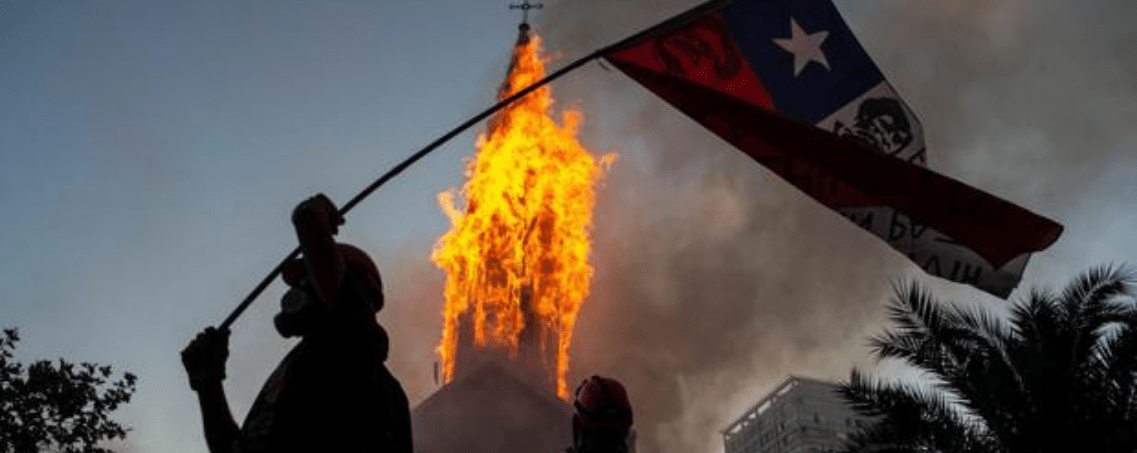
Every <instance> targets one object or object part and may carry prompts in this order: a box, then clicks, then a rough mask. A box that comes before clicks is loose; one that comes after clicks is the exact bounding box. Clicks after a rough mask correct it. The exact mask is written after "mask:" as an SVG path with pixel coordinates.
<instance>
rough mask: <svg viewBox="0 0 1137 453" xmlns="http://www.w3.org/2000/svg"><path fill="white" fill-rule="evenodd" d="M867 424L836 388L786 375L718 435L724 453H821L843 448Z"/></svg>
mask: <svg viewBox="0 0 1137 453" xmlns="http://www.w3.org/2000/svg"><path fill="white" fill-rule="evenodd" d="M867 421H868V419H867V418H865V417H864V416H861V415H859V414H857V413H856V412H855V411H854V410H853V408H852V407H850V406H849V405H848V404H847V403H846V402H845V401H844V400H843V399H842V398H841V395H840V394H838V393H837V386H836V384H833V383H830V382H825V381H819V380H815V379H808V378H803V377H799V376H790V377H789V378H788V379H786V380H785V381H783V382H782V383H781V384H779V385H778V386H777V387H776V388H774V390H773V391H771V392H770V393H769V394H767V395H766V396H764V397H762V399H760V400H758V403H757V404H755V405H754V406H752V407H750V408H749V409H748V410H747V411H746V412H745V413H743V414H742V416H741V417H739V418H738V419H737V420H736V421H735V422H734V423H731V424H730V426H729V427H727V428H726V429H725V430H723V431H722V436H723V447H724V449H725V450H726V453H822V452H831V451H836V450H839V449H841V448H842V447H843V446H844V445H845V442H846V441H847V440H848V438H849V435H850V434H851V433H853V432H854V431H856V430H858V429H859V428H860V427H861V426H863V425H864V424H865V423H866V422H867Z"/></svg>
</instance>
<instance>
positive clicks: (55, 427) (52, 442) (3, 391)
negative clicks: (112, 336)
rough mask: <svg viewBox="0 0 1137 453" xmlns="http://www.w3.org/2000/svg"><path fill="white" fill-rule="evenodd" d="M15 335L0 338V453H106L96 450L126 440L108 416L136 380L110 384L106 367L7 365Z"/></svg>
mask: <svg viewBox="0 0 1137 453" xmlns="http://www.w3.org/2000/svg"><path fill="white" fill-rule="evenodd" d="M19 340H20V337H19V332H18V331H17V330H16V329H4V332H3V335H2V336H0V452H2V453H36V452H40V451H44V450H50V451H60V452H64V453H112V452H111V450H109V449H106V448H101V447H99V446H98V444H99V443H100V442H101V441H103V440H111V439H116V438H117V439H121V438H124V437H126V430H127V428H125V427H123V426H122V425H120V424H119V423H118V422H116V421H114V420H111V419H110V418H109V414H110V413H111V412H113V411H114V410H115V409H116V408H118V407H119V405H121V404H125V403H128V402H130V396H131V395H132V394H133V393H134V384H135V382H136V380H137V378H136V377H135V376H134V375H133V374H131V373H125V374H123V376H122V377H121V378H119V379H117V380H111V379H112V370H111V367H110V366H109V365H103V366H99V365H96V364H93V363H86V362H84V363H80V364H75V363H71V362H67V361H65V360H63V359H59V361H58V362H56V363H52V362H49V361H47V360H41V361H38V362H35V363H32V364H30V365H27V366H26V367H25V366H24V365H23V364H21V363H19V362H16V361H14V360H13V359H12V356H13V355H12V351H13V350H14V349H15V346H16V343H17V342H18V341H19Z"/></svg>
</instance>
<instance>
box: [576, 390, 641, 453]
mask: <svg viewBox="0 0 1137 453" xmlns="http://www.w3.org/2000/svg"><path fill="white" fill-rule="evenodd" d="M572 405H573V408H574V409H575V413H574V414H573V417H572V431H573V444H574V446H575V447H576V450H577V451H592V450H609V449H611V448H613V447H616V448H621V447H622V448H625V449H626V448H627V447H628V446H629V445H628V444H629V443H630V442H631V438H632V434H631V432H632V429H631V428H632V405H631V403H630V402H628V392H627V391H626V390H624V386H623V385H621V384H620V383H619V382H617V381H616V380H615V379H608V378H604V377H600V376H592V377H590V378H588V379H585V380H584V382H581V383H580V386H579V387H577V388H576V399H575V400H574V401H573V403H572ZM624 451H627V450H624Z"/></svg>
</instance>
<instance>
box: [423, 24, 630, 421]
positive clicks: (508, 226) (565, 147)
mask: <svg viewBox="0 0 1137 453" xmlns="http://www.w3.org/2000/svg"><path fill="white" fill-rule="evenodd" d="M523 36H524V35H523ZM540 47H541V43H540V39H539V38H538V37H537V36H536V35H531V37H530V38H529V39H527V40H526V39H522V40H520V41H519V42H518V45H517V46H516V47H515V48H514V51H513V62H512V65H511V67H510V71H509V74H508V76H507V77H506V80H505V83H504V84H503V85H502V88H501V90H500V91H499V93H498V98H499V99H504V98H505V97H508V96H509V95H511V94H513V93H515V92H517V91H518V90H520V89H522V88H524V87H526V86H529V85H530V84H532V83H533V82H536V81H538V80H540V79H541V78H542V77H544V76H545V61H544V60H542V58H540V57H539V56H538V54H539V52H540ZM553 103H554V100H553V97H552V94H551V92H550V89H549V87H548V86H545V87H542V88H540V89H538V90H535V91H534V92H532V93H530V94H529V95H527V96H525V97H524V98H522V99H520V100H518V101H517V102H514V103H513V104H512V105H511V106H510V107H507V108H506V109H503V110H502V111H500V112H499V113H497V114H496V115H495V116H494V117H493V118H492V119H491V120H490V122H489V127H488V131H487V132H486V133H484V134H482V135H480V136H479V137H478V139H477V143H476V148H477V150H476V154H475V157H474V159H472V160H470V161H468V162H467V169H466V177H467V182H466V185H465V186H464V187H463V188H462V195H463V196H464V198H465V199H466V206H465V208H464V209H459V208H458V207H456V206H455V204H454V193H453V191H449V192H444V193H442V194H440V195H439V201H440V204H441V206H442V209H443V211H445V213H446V215H447V216H449V217H450V220H451V222H452V226H451V228H450V231H448V232H447V233H446V234H445V235H443V236H442V238H440V239H439V241H438V243H437V244H436V245H435V247H434V251H433V253H432V255H431V260H432V261H433V262H434V264H435V265H436V266H438V267H440V268H442V269H444V270H445V271H446V274H447V278H446V290H445V295H446V305H445V308H444V309H443V312H442V315H443V319H444V325H443V330H442V338H441V341H440V343H439V345H438V349H437V351H438V354H439V357H440V359H441V363H442V377H443V380H444V382H446V383H450V382H451V380H452V379H453V378H454V364H455V358H456V357H455V356H456V353H457V349H458V336H459V334H458V331H459V325H460V321H461V319H462V318H464V317H472V321H473V326H472V327H473V329H472V331H473V334H474V342H475V344H476V345H477V346H479V347H485V346H486V345H487V343H491V344H492V345H496V346H498V347H504V348H506V349H507V350H508V351H509V353H510V355H511V357H516V356H517V353H518V349H519V348H520V347H521V342H522V340H521V337H522V332H523V331H525V330H526V329H537V332H538V333H539V335H540V336H539V338H540V339H541V344H540V345H539V346H540V347H541V350H542V352H544V351H545V350H546V349H545V348H546V346H547V344H546V342H547V341H553V342H555V343H554V346H555V351H556V360H555V364H550V363H548V362H549V358H548V357H544V361H545V365H546V367H551V366H555V371H556V374H555V377H556V387H557V389H556V390H557V395H558V396H559V397H561V398H562V399H567V398H568V395H569V390H568V386H567V384H566V382H565V374H566V372H567V371H568V359H569V347H570V345H571V342H572V332H573V326H574V324H575V323H576V315H577V312H578V311H579V310H580V306H581V303H582V302H583V301H584V298H585V297H586V296H587V295H588V289H589V282H590V280H591V278H592V273H593V270H592V266H590V265H589V264H588V261H587V259H588V254H589V248H590V244H589V235H588V233H589V229H590V227H591V223H592V209H593V205H594V204H595V198H594V186H595V184H596V182H597V181H598V180H599V178H600V177H601V176H602V174H603V170H602V168H603V167H606V166H607V165H608V164H610V163H611V162H612V161H613V160H614V156H612V155H608V156H604V157H602V158H601V159H600V160H599V161H598V160H597V159H594V158H593V157H592V156H591V155H589V154H588V152H587V150H585V149H584V148H583V147H582V146H581V145H580V143H578V142H577V139H576V134H577V128H578V126H579V124H580V121H581V118H582V115H581V113H580V112H579V111H577V110H573V109H568V110H566V111H565V112H564V113H563V115H562V121H561V122H562V124H563V126H558V125H557V123H556V122H555V121H554V120H553V118H552V117H551V116H550V113H549V112H550V109H551V107H552V106H553ZM471 308H472V309H473V313H472V314H471V313H470V311H471ZM527 321H528V322H530V323H531V324H536V325H526V323H527Z"/></svg>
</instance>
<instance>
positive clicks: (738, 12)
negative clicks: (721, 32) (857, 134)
mask: <svg viewBox="0 0 1137 453" xmlns="http://www.w3.org/2000/svg"><path fill="white" fill-rule="evenodd" d="M723 15H724V16H725V17H726V20H727V23H728V25H729V27H730V31H731V33H732V34H733V35H734V36H735V38H736V40H737V41H738V44H739V46H740V47H741V49H742V52H743V54H744V55H745V56H746V59H747V60H749V62H750V67H751V68H753V69H754V71H755V72H756V73H757V75H758V78H759V79H760V80H761V82H762V85H764V86H765V87H766V89H767V90H768V91H769V93H770V97H771V98H772V99H773V101H774V108H775V109H776V110H777V111H778V112H779V113H782V114H783V115H786V116H789V117H792V118H795V119H798V120H801V121H805V122H808V123H810V124H815V123H817V122H818V121H821V120H822V119H824V118H825V117H827V116H829V115H830V114H832V113H833V112H835V111H837V110H838V109H840V108H841V107H843V106H845V105H846V104H848V103H849V102H851V101H852V100H854V99H856V98H857V97H858V96H860V95H862V94H864V93H865V92H866V91H868V90H870V89H872V88H873V87H875V86H877V85H879V84H880V83H881V82H883V81H884V76H883V75H881V73H880V70H879V69H877V67H876V65H875V64H874V63H873V62H872V59H870V58H869V56H868V54H866V53H865V51H864V49H863V48H861V45H860V44H859V43H858V42H857V40H856V38H855V37H853V33H852V32H851V31H849V27H848V26H846V25H845V21H844V20H843V19H841V15H840V13H839V12H838V11H837V8H835V7H834V6H833V3H831V2H830V1H829V0H764V1H744V2H734V3H732V4H731V5H729V6H727V7H726V8H724V9H723Z"/></svg>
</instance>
